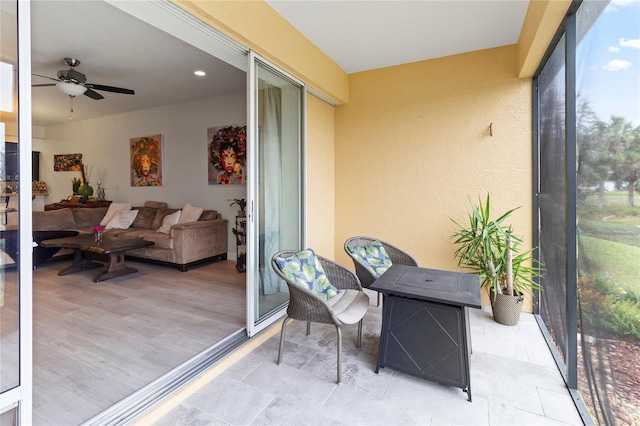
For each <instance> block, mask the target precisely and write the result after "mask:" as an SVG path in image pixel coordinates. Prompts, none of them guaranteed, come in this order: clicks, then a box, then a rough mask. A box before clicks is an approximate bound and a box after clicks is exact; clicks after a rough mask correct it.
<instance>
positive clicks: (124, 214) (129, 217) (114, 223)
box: [105, 210, 138, 229]
mask: <svg viewBox="0 0 640 426" xmlns="http://www.w3.org/2000/svg"><path fill="white" fill-rule="evenodd" d="M137 215H138V210H125V211H119V212H118V213H116V215H115V216H114V217H113V219H111V220H110V221H109V223H107V226H106V228H105V229H127V228H129V227H130V226H131V224H132V223H133V221H134V220H135V219H136V216H137Z"/></svg>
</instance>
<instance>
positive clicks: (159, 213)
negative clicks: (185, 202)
mask: <svg viewBox="0 0 640 426" xmlns="http://www.w3.org/2000/svg"><path fill="white" fill-rule="evenodd" d="M147 203H148V201H147ZM177 211H178V209H169V208H166V207H160V208H158V210H156V215H155V216H154V218H153V223H152V224H151V229H158V228H160V227H161V226H162V220H163V219H164V217H165V216H166V215H168V214H171V213H175V212H177Z"/></svg>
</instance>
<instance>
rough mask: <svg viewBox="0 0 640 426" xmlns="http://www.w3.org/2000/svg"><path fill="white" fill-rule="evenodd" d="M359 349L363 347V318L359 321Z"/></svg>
mask: <svg viewBox="0 0 640 426" xmlns="http://www.w3.org/2000/svg"><path fill="white" fill-rule="evenodd" d="M357 347H358V350H360V349H362V320H360V321H359V322H358V344H357Z"/></svg>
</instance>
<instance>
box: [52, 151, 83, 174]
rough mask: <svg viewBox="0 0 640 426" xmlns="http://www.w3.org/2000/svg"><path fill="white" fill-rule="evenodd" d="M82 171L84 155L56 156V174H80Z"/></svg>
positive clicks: (54, 162) (54, 164)
mask: <svg viewBox="0 0 640 426" xmlns="http://www.w3.org/2000/svg"><path fill="white" fill-rule="evenodd" d="M81 169H82V154H54V155H53V171H54V172H79V171H80V170H81Z"/></svg>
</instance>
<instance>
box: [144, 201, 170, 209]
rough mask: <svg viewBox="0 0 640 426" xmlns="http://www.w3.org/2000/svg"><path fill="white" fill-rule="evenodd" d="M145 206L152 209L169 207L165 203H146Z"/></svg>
mask: <svg viewBox="0 0 640 426" xmlns="http://www.w3.org/2000/svg"><path fill="white" fill-rule="evenodd" d="M144 206H145V207H152V208H154V209H166V208H167V207H169V205H168V204H167V203H165V202H164V201H145V203H144Z"/></svg>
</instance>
